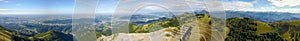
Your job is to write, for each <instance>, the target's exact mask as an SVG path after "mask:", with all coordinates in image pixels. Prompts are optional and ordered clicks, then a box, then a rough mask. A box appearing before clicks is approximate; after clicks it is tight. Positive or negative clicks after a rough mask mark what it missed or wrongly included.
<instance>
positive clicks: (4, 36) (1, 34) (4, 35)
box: [0, 26, 12, 41]
mask: <svg viewBox="0 0 300 41" xmlns="http://www.w3.org/2000/svg"><path fill="white" fill-rule="evenodd" d="M11 36H12V32H10V31H8V30H6V29H4V28H3V27H1V26H0V41H12V40H11V38H12V37H11Z"/></svg>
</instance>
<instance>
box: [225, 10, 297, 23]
mask: <svg viewBox="0 0 300 41" xmlns="http://www.w3.org/2000/svg"><path fill="white" fill-rule="evenodd" d="M225 12H226V18H232V17H247V18H252V19H255V20H259V21H263V22H276V21H288V20H299V19H300V17H297V16H300V13H299V14H298V13H288V12H251V11H225Z"/></svg>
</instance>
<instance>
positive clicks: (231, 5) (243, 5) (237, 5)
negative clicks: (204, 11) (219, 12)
mask: <svg viewBox="0 0 300 41" xmlns="http://www.w3.org/2000/svg"><path fill="white" fill-rule="evenodd" d="M223 6H224V9H233V10H247V9H253V3H251V2H242V1H234V2H223Z"/></svg>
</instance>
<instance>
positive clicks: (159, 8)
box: [144, 6, 163, 10]
mask: <svg viewBox="0 0 300 41" xmlns="http://www.w3.org/2000/svg"><path fill="white" fill-rule="evenodd" d="M144 9H146V10H163V8H161V7H157V6H147V7H145V8H144Z"/></svg>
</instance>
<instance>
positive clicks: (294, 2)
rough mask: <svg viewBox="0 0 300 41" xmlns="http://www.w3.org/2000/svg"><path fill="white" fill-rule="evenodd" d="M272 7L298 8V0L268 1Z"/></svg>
mask: <svg viewBox="0 0 300 41" xmlns="http://www.w3.org/2000/svg"><path fill="white" fill-rule="evenodd" d="M268 1H269V2H271V3H272V4H273V5H275V6H278V7H284V6H290V7H293V6H300V0H268Z"/></svg>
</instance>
